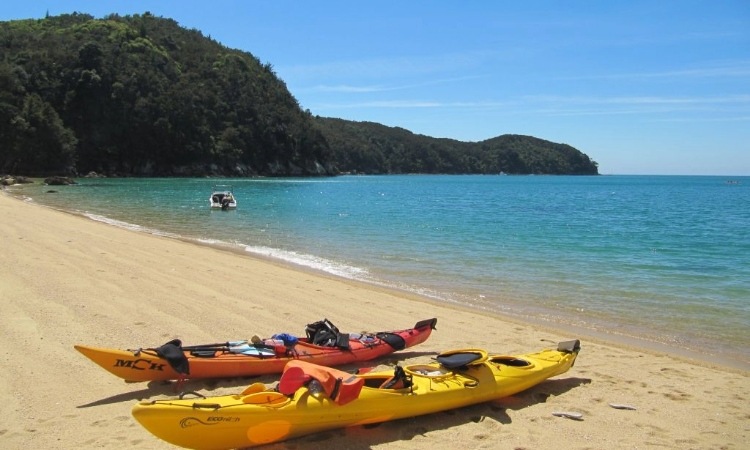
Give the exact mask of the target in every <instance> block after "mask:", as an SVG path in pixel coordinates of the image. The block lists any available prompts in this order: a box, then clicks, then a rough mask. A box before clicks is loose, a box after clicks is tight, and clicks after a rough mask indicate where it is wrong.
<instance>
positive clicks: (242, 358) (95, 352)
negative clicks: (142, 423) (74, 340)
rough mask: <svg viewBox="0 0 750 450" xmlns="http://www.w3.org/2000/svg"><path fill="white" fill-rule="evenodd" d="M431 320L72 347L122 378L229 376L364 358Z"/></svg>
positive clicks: (414, 338) (424, 328)
mask: <svg viewBox="0 0 750 450" xmlns="http://www.w3.org/2000/svg"><path fill="white" fill-rule="evenodd" d="M436 324H437V319H427V320H422V321H420V322H417V323H416V324H415V325H414V327H412V328H407V329H404V330H395V331H382V332H377V333H364V334H361V333H355V334H349V333H341V332H339V331H338V329H337V328H336V327H335V326H334V325H333V324H331V323H330V322H329V321H328V320H327V319H324V320H323V321H320V322H316V323H314V324H310V325H308V327H307V329H306V337H300V338H296V337H294V336H290V335H288V334H285V335H281V336H276V339H258V338H256V337H254V338H253V339H252V340H251V341H228V342H221V343H216V344H204V345H193V346H183V345H182V343H181V341H180V340H178V339H175V340H173V341H170V342H168V343H166V344H164V345H162V346H160V347H152V348H139V349H135V350H118V349H109V348H98V347H89V346H85V345H76V346H75V349H76V350H78V351H79V352H81V353H82V354H83V355H84V356H86V357H87V358H89V359H90V360H92V361H93V362H94V363H96V364H98V365H99V366H101V367H102V368H103V369H105V370H106V371H108V372H110V373H111V374H113V375H115V376H117V377H120V378H122V379H124V380H126V381H153V380H183V379H186V378H229V377H242V376H254V375H265V374H272V373H281V372H282V371H283V369H284V366H286V364H287V363H288V362H289V361H292V360H299V361H305V362H310V363H314V364H318V365H322V366H337V365H342V364H349V363H353V362H357V361H369V360H372V359H375V358H378V357H381V356H384V355H388V354H390V353H393V352H395V351H398V350H403V349H405V348H408V347H413V346H415V345H417V344H421V343H422V342H424V341H426V340H427V338H429V337H430V334H431V333H432V330H434V329H435V325H436Z"/></svg>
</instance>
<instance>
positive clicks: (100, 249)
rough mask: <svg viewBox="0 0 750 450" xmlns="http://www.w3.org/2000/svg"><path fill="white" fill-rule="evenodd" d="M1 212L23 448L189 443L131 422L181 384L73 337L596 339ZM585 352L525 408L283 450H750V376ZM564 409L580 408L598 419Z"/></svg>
mask: <svg viewBox="0 0 750 450" xmlns="http://www.w3.org/2000/svg"><path fill="white" fill-rule="evenodd" d="M0 215H2V217H3V221H0V236H2V238H3V242H4V245H3V248H4V252H3V255H4V261H3V269H4V270H3V271H0V295H2V297H3V299H4V306H5V307H4V310H3V314H2V316H0V329H2V333H3V336H4V337H5V341H6V345H7V349H8V356H7V357H6V358H4V359H3V360H1V361H2V362H0V394H3V397H4V398H5V399H6V401H5V402H4V403H3V404H2V405H0V414H2V415H3V417H4V418H5V419H6V420H5V421H4V424H3V425H0V437H1V438H2V440H3V442H4V444H5V446H7V448H60V449H67V448H122V447H123V446H145V447H147V448H157V449H162V448H163V449H174V448H175V447H172V446H170V445H168V444H166V443H164V442H161V441H159V440H157V439H156V438H154V437H153V436H151V435H150V434H148V433H147V432H146V431H145V430H143V429H142V428H141V427H140V426H138V425H137V424H136V423H135V421H134V420H133V419H132V417H131V416H130V408H131V407H132V405H133V404H134V403H135V402H136V401H138V400H147V399H156V398H173V397H176V395H177V394H176V392H175V391H174V386H172V385H165V384H160V383H149V384H145V383H131V384H128V383H123V382H122V381H121V380H119V379H116V378H115V377H113V376H112V375H110V374H108V373H107V372H105V371H104V370H102V369H101V368H99V367H96V366H94V365H93V364H92V363H90V362H89V361H87V360H86V359H85V358H83V357H82V356H81V355H80V354H78V353H77V352H76V351H75V350H74V349H73V345H74V344H85V345H97V346H102V347H115V348H135V347H134V346H136V347H137V346H144V345H157V344H160V343H163V342H167V341H169V340H171V339H173V338H180V339H183V341H184V342H185V343H186V344H192V343H200V342H214V341H215V340H216V339H220V340H223V339H235V338H247V337H249V336H251V335H253V334H263V335H270V334H272V333H275V332H291V333H294V334H299V333H300V332H304V331H303V330H304V327H305V325H306V324H307V323H312V322H314V321H316V320H320V319H322V318H324V317H325V318H328V319H330V320H331V321H332V322H333V323H334V324H336V325H337V326H338V327H339V328H340V329H342V331H351V332H355V331H360V330H385V329H395V328H401V327H408V326H410V325H413V324H414V323H415V322H417V321H419V320H422V319H426V318H430V317H437V318H438V325H437V329H436V330H435V331H434V332H433V335H432V336H431V337H430V339H429V340H428V341H427V342H425V343H423V344H421V345H420V346H418V347H415V348H414V349H409V351H407V352H397V353H395V354H393V355H392V357H389V358H387V359H385V360H382V361H377V362H373V363H372V364H373V365H378V368H385V367H388V366H389V365H392V364H395V363H399V364H407V363H415V362H426V361H428V360H430V358H431V357H433V356H434V355H435V354H436V353H437V352H440V351H445V350H449V349H454V348H485V349H487V350H489V351H492V352H502V353H504V354H509V355H513V354H522V353H528V352H532V351H538V350H541V349H542V348H547V347H550V346H551V345H552V344H550V342H559V341H563V340H568V339H570V338H577V337H579V336H578V335H571V334H570V332H569V331H566V330H555V329H553V327H547V326H539V325H535V324H530V323H522V322H521V321H517V320H514V319H513V318H506V317H500V316H499V315H497V314H489V313H486V312H478V311H467V310H464V309H462V308H460V307H458V306H457V305H450V304H438V303H437V302H433V301H427V300H426V299H424V298H420V297H418V296H416V294H408V293H404V292H396V291H395V290H392V289H386V288H383V287H378V286H372V285H369V284H365V283H363V282H358V281H354V280H349V279H341V278H338V277H334V276H333V275H331V274H327V273H319V272H316V271H313V270H312V269H309V270H304V268H297V267H294V268H293V267H289V264H287V263H281V262H278V261H273V260H264V259H263V258H260V257H259V255H250V254H247V252H241V251H238V252H227V251H224V250H221V249H216V248H212V247H211V246H210V245H204V244H201V243H196V242H191V241H183V240H179V239H174V238H168V237H163V236H159V235H153V234H147V233H142V232H134V231H132V230H127V229H123V228H119V227H116V226H108V225H106V224H103V223H96V221H94V220H91V219H88V218H86V217H82V216H80V215H76V214H73V213H66V212H64V211H58V210H56V209H53V208H47V207H44V206H41V205H37V204H33V203H32V204H29V203H26V202H23V201H22V200H19V199H17V198H12V197H10V196H7V195H0ZM582 346H583V350H582V352H581V354H580V356H579V358H578V360H577V362H576V365H575V367H573V368H572V369H571V370H570V371H569V372H568V373H566V374H563V375H561V376H558V377H556V378H555V379H552V380H550V381H548V382H546V383H543V384H541V385H539V386H537V387H535V388H532V389H529V390H527V391H525V392H523V393H521V394H518V395H516V396H513V397H509V398H505V399H499V400H497V401H493V402H489V403H486V404H482V405H476V406H472V407H468V408H463V409H461V410H456V411H450V412H446V413H437V414H432V415H429V416H424V417H418V418H414V419H405V420H400V421H396V422H389V423H385V424H383V425H380V426H378V427H368V428H364V427H354V428H351V429H346V430H338V431H335V432H328V433H321V434H318V435H314V436H310V437H308V438H300V439H296V440H294V441H289V442H288V443H287V444H281V445H280V446H274V447H273V448H302V449H308V448H309V449H313V448H320V447H321V446H330V447H337V448H354V449H374V448H378V449H400V448H431V449H437V450H451V449H453V448H456V447H457V446H460V447H461V448H521V447H523V448H535V449H557V448H634V447H640V446H645V445H650V446H660V447H666V448H686V447H690V448H728V449H735V448H736V449H741V448H743V446H744V445H745V443H746V442H747V440H748V439H750V430H749V429H748V427H747V419H748V418H750V402H748V401H747V400H748V397H749V395H748V394H747V391H748V389H749V388H750V374H748V373H747V372H745V371H736V370H731V369H729V368H725V367H717V366H712V365H708V364H702V363H696V362H692V361H687V360H685V359H683V358H680V357H676V356H674V355H667V354H661V353H655V352H651V351H648V350H647V349H642V348H629V347H627V346H620V345H616V344H612V343H607V342H603V341H600V340H599V339H597V338H596V337H590V338H588V339H586V338H583V339H582ZM412 350H413V351H412ZM277 379H278V377H274V376H269V377H260V378H253V379H232V380H208V381H199V380H192V381H189V382H188V384H187V385H186V386H185V389H186V390H197V391H202V392H203V393H204V394H205V395H223V394H227V393H234V392H237V391H240V390H242V389H243V388H244V387H245V386H246V385H248V384H251V383H252V382H255V381H262V382H264V383H267V384H270V383H273V382H274V381H275V380H277ZM610 403H626V404H630V405H633V406H635V407H636V410H632V411H623V410H617V409H614V408H612V407H610V406H609V404H610ZM555 411H573V412H577V413H580V414H583V420H582V421H574V420H569V419H565V418H560V417H557V416H554V415H553V414H552V413H553V412H555Z"/></svg>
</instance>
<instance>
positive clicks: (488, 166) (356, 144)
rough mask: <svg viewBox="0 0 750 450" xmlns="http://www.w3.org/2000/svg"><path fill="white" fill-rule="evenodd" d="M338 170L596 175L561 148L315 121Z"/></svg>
mask: <svg viewBox="0 0 750 450" xmlns="http://www.w3.org/2000/svg"><path fill="white" fill-rule="evenodd" d="M316 122H317V124H318V126H319V127H320V129H321V130H322V132H323V135H324V136H325V137H326V140H327V141H328V143H329V145H330V148H331V150H332V151H333V157H334V160H335V161H336V164H337V165H338V167H339V169H341V170H344V171H351V172H363V173H368V174H373V173H378V174H380V173H388V174H392V173H445V174H466V173H481V174H497V173H507V174H555V175H563V174H566V175H597V174H598V169H597V163H596V162H594V161H592V160H591V159H590V158H589V157H588V156H587V155H585V154H584V153H581V152H580V151H579V150H576V149H575V148H573V147H571V146H570V145H567V144H556V143H553V142H549V141H545V140H543V139H538V138H535V137H531V136H520V135H503V136H499V137H496V138H493V139H488V140H486V141H481V142H461V141H456V140H453V139H436V138H432V137H429V136H424V135H419V134H414V133H412V132H410V131H408V130H405V129H403V128H398V127H387V126H385V125H381V124H378V123H373V122H352V121H348V120H342V119H331V118H324V117H316Z"/></svg>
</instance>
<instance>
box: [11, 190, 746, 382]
mask: <svg viewBox="0 0 750 450" xmlns="http://www.w3.org/2000/svg"><path fill="white" fill-rule="evenodd" d="M3 194H6V195H7V196H8V197H9V198H11V199H15V200H18V201H21V202H24V203H29V204H32V205H35V206H38V207H42V208H49V209H51V210H54V211H57V212H60V213H63V214H69V215H72V216H75V217H79V218H82V219H85V220H89V221H91V222H95V223H99V224H100V225H102V226H109V227H115V228H120V229H124V230H127V231H131V232H136V233H142V234H146V235H150V236H155V237H159V238H165V239H174V240H176V241H179V242H183V243H186V244H190V245H196V246H204V247H207V248H212V249H214V250H217V251H224V252H228V253H232V254H235V255H237V256H241V257H247V258H252V259H256V260H258V261H261V262H265V263H269V264H274V265H277V266H279V267H283V268H287V269H291V270H294V271H300V272H305V273H309V274H311V275H314V276H320V277H325V278H329V279H331V280H338V281H340V282H344V283H351V284H352V285H354V286H357V287H361V288H363V289H370V290H379V291H381V292H385V293H389V294H392V295H395V296H401V297H406V298H409V299H411V300H414V301H419V302H423V303H427V304H433V305H438V306H443V307H448V308H455V309H458V310H463V311H470V312H473V313H477V314H489V315H491V316H493V317H495V318H497V319H499V320H503V321H508V322H513V323H517V324H519V325H525V326H534V327H537V328H541V329H544V330H547V331H549V332H552V333H557V334H564V333H567V334H574V335H576V336H581V337H582V338H584V339H588V340H596V341H597V342H599V343H601V344H604V345H613V346H618V347H621V348H623V349H630V350H634V351H645V352H650V353H653V354H654V355H664V356H671V357H675V358H680V359H683V360H685V361H686V362H689V363H693V364H698V365H703V366H706V367H713V368H717V369H725V370H731V371H735V372H737V373H750V361H738V360H735V359H732V358H731V357H730V356H728V355H715V354H711V353H708V352H705V351H701V350H700V349H691V348H688V347H681V346H676V345H670V344H668V343H665V342H661V341H658V340H653V339H645V338H643V337H639V336H634V335H631V334H624V333H613V332H611V331H603V330H600V329H595V328H587V327H585V326H581V325H576V324H574V323H570V322H563V321H552V320H545V319H542V318H538V317H534V316H529V315H523V314H520V313H519V314H513V313H503V312H502V311H498V310H495V309H491V308H481V307H478V306H472V305H466V304H460V303H458V302H456V301H448V300H444V299H440V298H433V297H431V296H427V295H424V294H419V293H417V292H414V291H411V290H407V289H401V288H398V287H396V286H390V285H388V284H387V283H380V282H376V281H367V280H363V279H357V278H352V277H346V276H343V275H338V274H335V273H331V272H329V271H326V270H324V269H319V268H315V267H311V266H308V265H305V264H301V263H295V262H294V261H290V260H286V259H283V258H278V257H274V256H269V255H264V254H261V253H259V252H253V251H248V250H246V249H245V248H246V247H247V245H241V247H238V246H237V245H236V244H230V243H212V242H205V241H203V240H201V239H198V238H194V237H185V236H180V235H175V234H171V233H168V232H165V231H161V230H156V229H151V228H145V227H142V226H138V225H136V226H135V227H130V226H119V225H117V224H116V223H113V222H108V221H105V220H98V219H95V218H93V217H90V216H88V215H86V214H84V213H81V212H76V211H70V210H65V209H60V208H56V207H53V206H48V205H44V204H41V203H38V202H36V201H34V199H33V198H29V197H20V196H15V195H13V194H11V193H8V192H7V191H6V192H3ZM118 222H119V221H118ZM127 225H133V224H127ZM561 318H562V319H565V317H561Z"/></svg>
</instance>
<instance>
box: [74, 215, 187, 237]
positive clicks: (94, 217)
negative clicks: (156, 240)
mask: <svg viewBox="0 0 750 450" xmlns="http://www.w3.org/2000/svg"><path fill="white" fill-rule="evenodd" d="M82 214H83V215H84V216H85V217H88V218H89V219H91V220H95V221H97V222H102V223H106V224H107V225H112V226H115V227H118V228H125V229H126V230H131V231H138V232H141V233H149V234H153V235H157V236H165V237H179V235H177V234H174V233H167V232H165V231H162V230H157V229H155V228H146V227H144V226H141V225H136V224H134V223H129V222H123V221H122V220H117V219H112V218H110V217H106V216H102V215H99V214H93V213H87V212H84V213H82Z"/></svg>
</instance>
